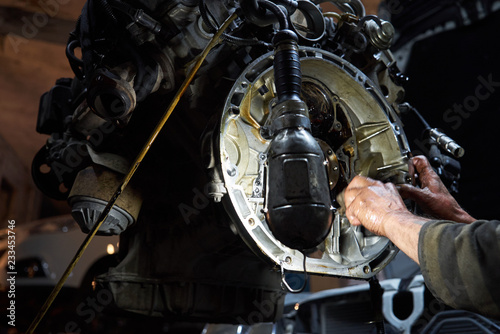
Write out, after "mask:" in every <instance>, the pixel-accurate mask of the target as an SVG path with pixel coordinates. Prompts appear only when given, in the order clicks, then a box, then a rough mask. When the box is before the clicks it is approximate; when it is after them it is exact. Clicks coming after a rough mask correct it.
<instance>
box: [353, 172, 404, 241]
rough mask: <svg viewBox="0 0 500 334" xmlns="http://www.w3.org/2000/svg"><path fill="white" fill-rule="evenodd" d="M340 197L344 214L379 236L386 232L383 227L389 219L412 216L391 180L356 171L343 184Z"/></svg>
mask: <svg viewBox="0 0 500 334" xmlns="http://www.w3.org/2000/svg"><path fill="white" fill-rule="evenodd" d="M344 201H345V206H346V216H347V218H348V219H349V221H350V223H351V224H352V225H363V226H364V227H366V228H367V229H368V230H370V231H372V232H373V233H375V234H378V235H382V236H387V231H386V229H385V227H386V226H387V225H388V224H389V220H392V219H404V218H405V217H412V216H413V215H412V214H411V213H410V212H409V211H408V210H407V208H406V205H405V203H404V202H403V199H402V198H401V196H400V195H399V193H398V190H397V189H396V187H395V186H394V184H392V183H382V182H380V181H375V180H373V179H370V178H367V177H363V176H359V175H358V176H356V177H354V179H352V181H351V182H350V183H349V185H348V186H347V188H346V190H345V193H344Z"/></svg>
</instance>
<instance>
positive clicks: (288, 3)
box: [32, 0, 463, 323]
mask: <svg viewBox="0 0 500 334" xmlns="http://www.w3.org/2000/svg"><path fill="white" fill-rule="evenodd" d="M327 2H328V3H329V4H333V5H334V6H335V8H336V9H337V10H335V11H331V12H329V11H325V10H323V7H322V4H321V3H322V1H309V0H272V1H268V0H238V1H237V0H221V1H212V0H163V1H158V0H88V1H87V3H86V4H85V6H84V8H83V9H82V14H81V16H80V18H79V20H78V22H77V24H76V27H75V30H74V31H73V32H72V33H71V34H70V37H69V40H68V44H67V48H66V55H67V58H68V61H69V64H70V66H71V68H72V70H73V72H74V74H75V76H74V78H62V79H59V80H58V81H57V82H56V84H55V86H54V87H53V88H52V89H51V90H50V91H49V92H47V93H46V94H44V95H43V96H42V98H41V102H40V110H39V116H38V122H37V131H38V132H40V133H43V134H47V135H49V136H50V137H49V139H48V140H47V143H46V145H45V146H44V147H42V149H41V150H40V151H39V152H38V154H37V155H36V156H35V158H34V161H33V168H32V174H33V179H34V180H35V183H36V184H37V186H38V187H39V188H40V189H41V190H42V191H43V192H44V193H45V194H46V195H47V196H49V197H51V198H54V199H58V200H67V201H68V203H69V205H70V206H71V210H72V215H73V217H74V218H75V220H76V221H77V222H78V224H79V225H80V227H81V229H82V231H83V232H86V233H88V232H89V231H90V230H91V229H92V227H93V226H94V225H95V224H96V222H97V220H98V217H99V216H100V215H101V213H102V212H103V210H105V208H106V205H107V203H108V200H110V198H111V197H112V196H113V192H114V190H115V189H116V187H117V186H118V185H119V184H120V182H121V180H122V179H123V177H124V176H125V175H127V171H129V170H130V169H131V168H134V166H133V165H134V159H135V158H136V156H137V155H138V154H139V153H140V152H141V148H142V147H143V145H144V143H146V142H147V139H148V137H149V136H150V134H151V133H152V132H153V131H154V129H155V126H156V125H157V124H158V122H159V121H160V119H161V117H162V114H163V113H164V112H165V110H167V107H168V105H169V104H170V103H171V102H172V100H174V99H176V96H177V95H176V92H178V91H179V89H180V87H181V86H182V83H183V80H184V79H185V78H186V77H187V76H188V74H189V73H193V72H191V71H192V69H193V67H194V64H195V61H196V60H197V59H199V58H198V57H199V56H200V54H202V51H203V50H204V48H205V46H206V45H207V44H208V43H209V42H210V40H211V39H212V38H213V36H214V35H215V34H216V32H218V31H219V32H220V29H221V26H222V23H223V22H225V21H226V19H227V18H229V17H231V16H233V18H234V19H233V20H232V21H231V22H230V23H229V24H228V28H227V29H226V30H225V31H223V32H221V35H220V36H221V37H220V38H219V39H218V40H216V42H217V45H216V46H214V47H213V48H212V49H211V50H210V52H209V53H208V54H207V56H206V59H205V61H204V62H203V64H202V65H201V67H200V68H199V70H197V72H196V73H193V80H192V82H191V84H190V85H188V86H187V87H186V89H185V91H184V92H183V95H182V97H181V98H180V99H179V101H178V104H177V107H176V109H175V111H174V112H173V113H172V116H171V117H170V118H169V120H168V122H166V124H165V127H164V129H163V130H162V131H161V132H160V133H158V134H157V136H155V138H154V139H155V142H154V144H152V145H151V148H150V150H149V151H148V154H147V155H146V156H145V157H144V159H143V160H142V163H141V165H140V167H138V168H137V172H136V173H135V175H134V177H133V178H132V179H131V180H130V183H129V184H128V186H127V188H126V189H125V191H123V192H122V193H120V194H119V198H117V200H116V204H115V205H114V206H113V207H112V209H111V210H110V211H109V214H108V216H107V218H106V220H105V221H104V223H103V224H102V225H101V227H100V228H99V230H98V232H97V233H98V234H102V235H117V234H119V235H120V250H119V252H120V263H119V264H118V265H117V266H116V267H114V268H109V271H108V272H107V273H105V274H104V275H101V276H99V277H98V280H97V282H98V283H99V284H100V285H101V286H102V287H106V288H107V289H109V290H110V291H111V292H112V294H113V299H114V304H115V306H116V307H117V308H119V309H122V310H124V311H129V312H134V313H139V314H144V315H148V316H162V317H167V318H169V317H171V318H175V319H186V320H200V321H210V322H227V323H250V322H265V321H275V320H276V319H277V318H278V317H279V316H280V314H281V311H282V306H283V300H284V296H285V294H286V292H288V291H291V292H297V291H300V290H301V287H300V286H299V287H296V286H291V285H290V284H289V282H287V276H286V274H287V273H290V272H296V273H304V274H306V275H308V274H311V275H329V276H339V277H346V278H354V279H370V278H371V277H373V276H374V275H375V274H377V273H379V272H380V271H381V270H382V269H383V268H384V267H385V266H386V265H387V264H388V263H389V262H390V261H391V260H392V259H393V258H394V256H395V255H396V253H397V251H398V250H397V249H396V247H395V246H394V245H393V244H392V243H391V242H390V241H389V240H388V239H386V238H384V237H380V236H377V235H375V234H373V233H371V232H369V231H368V230H365V229H364V228H363V227H356V226H352V225H351V224H350V223H349V221H348V219H347V218H346V217H345V215H344V209H343V207H342V191H343V190H344V189H345V187H346V186H347V185H348V183H349V182H350V180H351V179H352V178H353V177H354V176H356V175H364V176H369V177H372V178H375V179H378V180H381V181H383V182H393V183H395V184H398V183H399V184H401V183H410V182H413V180H412V175H410V173H409V168H408V159H409V157H411V149H410V146H409V142H410V140H409V139H410V138H407V137H406V135H405V132H404V129H403V122H402V119H403V118H404V117H406V116H405V115H410V114H411V115H413V116H415V115H417V116H418V115H419V114H418V111H416V110H415V109H414V108H412V107H411V106H410V105H409V104H407V103H405V100H404V83H405V81H406V80H407V78H406V77H405V76H404V74H403V73H401V71H400V70H399V69H398V67H397V64H396V61H395V59H394V57H393V55H392V53H391V52H390V50H389V49H390V46H391V41H392V39H393V36H394V28H393V27H392V25H391V23H390V22H388V21H384V20H381V19H380V18H378V17H377V16H374V15H366V13H365V9H364V7H363V5H362V3H361V2H360V1H358V0H336V1H327ZM417 118H418V117H417ZM419 119H420V118H419ZM405 124H406V126H407V127H408V126H411V127H418V128H422V133H423V134H424V137H425V140H426V145H427V147H428V148H429V149H428V151H427V152H425V153H426V154H427V155H428V156H429V157H430V158H431V159H432V161H433V163H434V164H440V168H441V167H443V164H446V165H452V166H455V167H456V166H457V164H458V163H457V162H456V161H455V160H454V159H453V158H451V157H448V156H446V159H444V158H443V157H445V153H441V151H440V149H438V148H437V145H440V146H441V147H442V148H443V151H444V150H447V151H448V152H449V153H447V154H451V155H452V156H454V157H459V156H461V155H462V154H463V150H461V148H460V147H459V146H458V145H457V144H456V143H454V142H453V141H452V140H451V139H450V138H448V137H446V136H445V135H444V134H442V133H440V132H439V131H438V130H436V129H432V128H431V127H430V126H429V125H428V124H426V122H425V120H423V119H420V121H417V122H413V123H407V122H405ZM413 139H414V138H411V140H413ZM445 167H446V166H445ZM443 170H446V171H447V172H446V177H447V180H448V184H453V183H455V182H456V181H457V180H458V176H459V164H458V167H456V168H455V169H450V168H444V169H443ZM450 170H451V171H452V172H450ZM409 205H411V204H409Z"/></svg>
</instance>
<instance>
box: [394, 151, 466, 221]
mask: <svg viewBox="0 0 500 334" xmlns="http://www.w3.org/2000/svg"><path fill="white" fill-rule="evenodd" d="M412 169H414V171H415V173H416V174H418V180H419V181H420V188H418V187H414V186H411V185H409V184H403V185H399V186H398V189H399V193H400V195H401V196H402V197H403V198H408V199H411V200H414V201H415V202H417V203H418V204H419V206H420V207H421V208H422V210H424V212H425V213H426V214H428V215H430V216H432V217H435V218H439V219H446V220H452V221H455V222H459V223H472V222H473V221H475V220H476V219H474V218H473V217H471V216H470V215H469V214H468V213H467V212H465V211H464V210H463V209H462V208H461V207H460V205H459V204H458V203H457V201H456V200H455V198H453V196H452V195H451V194H450V193H449V192H448V190H447V189H446V186H445V185H444V184H443V183H442V182H441V179H440V178H439V176H438V175H437V174H436V173H434V170H433V169H432V167H431V165H430V163H429V161H428V160H427V159H426V158H425V157H423V156H417V157H413V158H412V159H411V161H410V171H411V170H412Z"/></svg>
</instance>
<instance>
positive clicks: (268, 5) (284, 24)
mask: <svg viewBox="0 0 500 334" xmlns="http://www.w3.org/2000/svg"><path fill="white" fill-rule="evenodd" d="M258 4H259V6H261V8H264V9H268V10H269V11H270V12H271V13H273V15H274V16H275V17H276V18H277V19H278V24H279V27H280V30H285V29H288V18H287V17H286V14H285V13H284V12H283V11H282V10H281V8H280V7H279V6H278V5H276V4H275V3H273V2H271V1H268V0H259V2H258Z"/></svg>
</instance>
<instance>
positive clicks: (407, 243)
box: [384, 212, 429, 263]
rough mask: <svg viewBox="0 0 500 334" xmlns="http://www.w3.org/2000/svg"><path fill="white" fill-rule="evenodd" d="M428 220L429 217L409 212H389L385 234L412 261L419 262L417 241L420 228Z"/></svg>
mask: <svg viewBox="0 0 500 334" xmlns="http://www.w3.org/2000/svg"><path fill="white" fill-rule="evenodd" d="M428 221H429V219H425V218H422V217H419V216H416V215H413V214H412V213H410V212H407V213H394V214H391V215H390V216H389V217H387V219H386V222H385V226H384V230H385V236H386V237H387V238H389V239H390V240H391V241H392V242H393V243H394V244H395V245H396V246H397V247H398V248H399V249H400V250H401V251H402V252H403V253H405V254H406V255H408V256H409V257H410V258H411V259H412V260H413V261H415V262H416V263H419V260H418V241H419V234H420V229H421V228H422V225H424V224H425V223H426V222H428Z"/></svg>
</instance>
